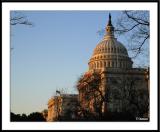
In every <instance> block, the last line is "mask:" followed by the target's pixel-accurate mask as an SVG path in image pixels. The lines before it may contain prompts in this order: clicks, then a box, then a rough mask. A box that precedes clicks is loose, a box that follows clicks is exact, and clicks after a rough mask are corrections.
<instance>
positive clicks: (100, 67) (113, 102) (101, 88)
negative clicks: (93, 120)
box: [48, 14, 149, 119]
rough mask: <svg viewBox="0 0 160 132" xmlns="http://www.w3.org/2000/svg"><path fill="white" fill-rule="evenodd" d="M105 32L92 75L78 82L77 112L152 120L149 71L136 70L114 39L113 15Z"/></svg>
mask: <svg viewBox="0 0 160 132" xmlns="http://www.w3.org/2000/svg"><path fill="white" fill-rule="evenodd" d="M105 29H106V34H105V35H104V37H103V39H102V40H101V41H100V42H99V43H98V44H97V46H96V47H95V49H94V51H93V54H92V56H91V58H90V59H89V62H88V66H89V68H88V71H86V72H85V73H84V74H83V75H82V76H81V77H80V78H79V80H78V81H77V90H78V97H77V102H78V104H79V105H78V106H77V107H79V108H77V109H78V110H77V111H78V112H79V113H80V114H79V115H80V116H82V117H85V113H89V114H90V115H93V116H94V117H105V116H106V115H108V114H110V113H114V114H117V113H123V114H129V115H131V116H132V117H133V118H136V117H140V118H146V119H149V69H144V68H133V61H132V59H131V58H130V57H129V55H128V51H127V49H126V47H125V46H124V45H123V44H122V43H121V42H119V41H118V40H117V38H115V36H114V26H113V25H112V20H111V15H110V14H109V19H108V23H107V25H106V28H105ZM51 103H52V102H50V104H51ZM48 106H50V105H48ZM75 107H76V106H75ZM50 109H51V108H50Z"/></svg>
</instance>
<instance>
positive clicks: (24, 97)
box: [11, 11, 127, 114]
mask: <svg viewBox="0 0 160 132" xmlns="http://www.w3.org/2000/svg"><path fill="white" fill-rule="evenodd" d="M109 12H110V13H111V15H112V23H113V25H115V21H116V18H117V17H118V16H119V15H120V13H121V12H120V11H119V12H118V11H109ZM109 12H107V11H32V12H31V11H26V12H23V14H24V15H25V16H27V18H28V19H29V20H30V21H31V22H33V23H34V27H28V26H24V25H16V26H12V27H11V45H12V47H14V49H13V50H12V52H11V111H12V112H14V113H20V114H22V113H26V114H29V113H31V112H35V111H42V110H43V109H46V108H47V102H48V99H49V98H50V97H51V96H53V95H55V91H56V89H64V90H65V91H66V92H68V93H77V91H76V88H75V85H76V81H77V79H78V77H79V76H80V75H81V74H83V73H84V72H85V71H87V70H88V61H89V59H90V57H91V55H92V53H93V50H94V48H95V47H96V45H97V44H98V42H100V41H101V39H102V37H103V36H99V35H98V34H97V31H98V30H100V29H104V28H105V26H106V24H107V22H108V13H109ZM118 41H120V42H122V43H123V44H124V45H125V44H126V43H127V42H126V41H125V40H124V38H123V37H121V38H118Z"/></svg>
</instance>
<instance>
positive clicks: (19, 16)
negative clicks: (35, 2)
mask: <svg viewBox="0 0 160 132" xmlns="http://www.w3.org/2000/svg"><path fill="white" fill-rule="evenodd" d="M10 25H11V27H13V26H14V27H15V26H16V25H25V26H30V27H33V26H34V24H33V23H32V22H31V21H29V20H28V18H27V17H26V16H25V15H24V14H23V13H21V12H17V11H13V12H11V14H10ZM10 34H11V33H10ZM13 49H14V48H13V46H12V47H11V51H12V50H13Z"/></svg>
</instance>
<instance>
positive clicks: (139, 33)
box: [115, 11, 150, 57]
mask: <svg viewBox="0 0 160 132" xmlns="http://www.w3.org/2000/svg"><path fill="white" fill-rule="evenodd" d="M149 26H150V22H149V12H148V11H123V12H122V15H121V16H120V17H119V18H118V19H117V25H116V30H115V32H116V34H117V35H125V37H126V36H128V37H129V39H128V40H129V43H130V45H129V48H130V50H132V51H133V53H134V56H133V57H137V56H138V55H139V54H140V53H141V52H143V51H144V48H145V45H146V44H147V43H148V40H149V38H150V30H149Z"/></svg>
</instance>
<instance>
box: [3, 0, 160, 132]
mask: <svg viewBox="0 0 160 132" xmlns="http://www.w3.org/2000/svg"><path fill="white" fill-rule="evenodd" d="M10 2H11V3H16V2H20V3H24V2H27V3H28V2H29V3H33V2H35V3H40V2H41V3H47V2H75V3H76V2H83V3H85V2H108V3H109V2H112V3H114V2H124V3H130V2H135V3H140V2H146V3H157V18H158V19H157V20H158V31H157V35H158V36H157V39H158V41H157V42H158V48H157V53H158V57H157V59H158V60H157V65H158V67H157V68H158V69H157V71H158V74H157V81H158V82H157V83H158V84H157V86H158V92H157V97H158V98H157V99H158V101H157V108H158V110H157V112H158V113H157V115H158V118H157V120H158V121H157V130H129V131H160V121H159V119H160V114H159V112H160V97H159V96H160V85H159V81H160V80H159V74H160V71H159V66H160V65H159V63H160V53H159V49H160V46H159V43H160V41H159V39H160V38H159V37H160V36H159V30H160V26H159V24H160V13H159V12H160V8H159V3H160V1H159V0H75V1H74V0H1V20H2V3H10ZM1 31H2V23H1ZM1 37H2V35H1ZM1 44H2V39H1ZM0 48H1V51H2V45H1V47H0ZM1 55H2V54H1ZM1 59H2V58H1ZM1 62H2V61H1ZM1 66H2V65H1ZM1 73H2V68H1ZM1 78H2V74H1ZM2 83H3V82H2ZM0 92H1V101H0V105H1V109H0V117H1V120H0V121H1V130H2V114H3V113H2V84H1V90H0ZM24 131H30V130H24ZM35 131H37V130H35ZM40 131H43V130H40ZM48 131H56V130H48ZM58 131H59V130H58ZM66 131H74V130H66ZM76 131H83V130H76ZM88 131H95V130H88ZM101 131H114V130H101ZM116 131H128V130H116Z"/></svg>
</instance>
